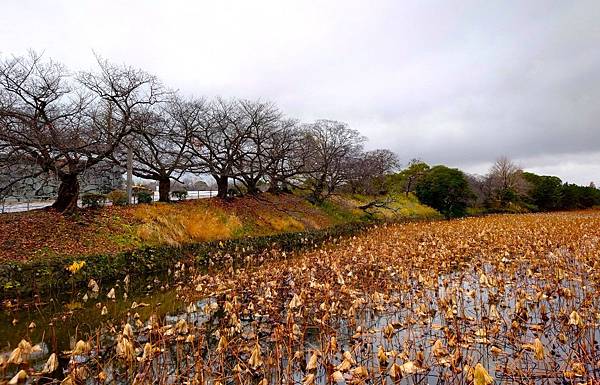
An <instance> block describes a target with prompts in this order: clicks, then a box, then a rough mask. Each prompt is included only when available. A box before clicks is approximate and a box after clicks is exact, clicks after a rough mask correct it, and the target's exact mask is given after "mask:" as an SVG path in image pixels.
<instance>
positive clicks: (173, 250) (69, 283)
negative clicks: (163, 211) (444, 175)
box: [0, 220, 382, 300]
mask: <svg viewBox="0 0 600 385" xmlns="http://www.w3.org/2000/svg"><path fill="white" fill-rule="evenodd" d="M378 223H382V222H381V221H378V220H369V221H360V222H355V223H347V224H342V225H337V226H333V227H330V228H326V229H321V230H310V231H303V232H295V233H283V234H277V235H271V236H262V237H245V238H238V239H230V240H224V241H212V242H204V243H196V244H188V245H183V246H180V247H174V246H163V247H145V248H141V249H137V250H133V251H126V252H120V253H116V254H97V255H90V256H84V257H52V258H45V259H38V260H33V261H27V262H4V263H2V264H0V298H2V299H5V300H6V299H16V298H19V299H24V300H27V299H34V298H36V297H47V296H56V295H58V294H60V293H68V292H70V291H75V290H77V289H80V288H82V287H85V286H86V285H87V284H88V282H89V281H90V279H94V280H96V281H97V282H98V283H99V284H101V285H102V284H108V283H111V282H115V281H118V280H121V279H123V278H124V277H125V276H127V275H129V276H130V279H132V280H134V281H135V280H142V279H144V278H145V277H147V276H150V275H154V274H160V273H162V272H166V271H167V270H168V269H169V268H172V267H173V266H174V265H175V264H176V263H177V262H180V263H187V264H193V265H195V266H198V267H202V266H207V265H208V264H216V263H221V262H223V261H224V260H227V261H229V260H238V259H241V258H244V257H246V256H248V255H254V256H256V255H260V254H261V253H266V252H268V251H269V250H271V249H278V250H281V251H294V250H300V249H303V248H307V247H314V246H316V245H317V244H319V243H321V242H323V241H326V240H329V239H332V238H335V237H339V236H347V235H352V234H355V233H357V232H359V231H361V230H363V229H365V228H367V227H371V226H374V225H376V224H378Z"/></svg>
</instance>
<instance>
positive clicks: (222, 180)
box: [213, 175, 229, 199]
mask: <svg viewBox="0 0 600 385" xmlns="http://www.w3.org/2000/svg"><path fill="white" fill-rule="evenodd" d="M213 178H215V180H216V181H217V198H222V199H224V198H227V192H228V190H229V178H227V176H223V175H213Z"/></svg>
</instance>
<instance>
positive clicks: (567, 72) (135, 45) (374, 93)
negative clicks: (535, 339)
mask: <svg viewBox="0 0 600 385" xmlns="http://www.w3.org/2000/svg"><path fill="white" fill-rule="evenodd" d="M599 20H600V1H598V0H590V1H577V0H560V1H532V0H528V1H523V0H519V1H507V0H498V1H489V0H488V1H424V0H415V1H400V0H390V1H376V0H370V1H367V0H365V1H351V0H339V1H325V0H315V1H308V0H302V1H285V0H272V1H258V0H252V1H249V0H241V1H226V0H213V1H198V0H197V1H173V0H169V1H166V0H165V1H149V0H144V1H132V0H127V1H117V0H114V1H109V0H102V1H83V0H73V1H43V0H39V1H26V0H3V1H2V4H1V5H0V54H2V55H13V54H16V55H22V54H24V53H26V51H27V50H28V49H35V50H37V51H43V52H45V55H46V56H47V57H51V58H53V59H55V60H58V61H62V62H63V63H65V64H66V65H67V66H68V67H70V68H71V69H73V70H82V69H91V68H92V66H93V63H94V55H93V52H96V53H98V54H100V55H101V56H103V57H105V58H107V59H109V60H111V61H113V62H117V63H127V64H131V65H134V66H137V67H140V68H143V69H145V70H147V71H148V72H151V73H153V74H155V75H157V76H159V77H160V78H161V79H162V80H163V81H164V82H165V83H166V84H167V85H169V86H171V87H173V88H176V89H179V90H181V91H182V92H184V93H186V94H195V95H197V96H209V97H210V96H216V95H219V96H223V97H246V98H261V99H264V100H269V101H273V102H276V103H277V104H278V105H279V106H280V107H281V108H282V110H283V111H284V112H285V113H286V114H288V115H290V116H293V117H297V118H300V119H302V120H304V121H311V120H314V119H321V118H327V119H335V120H341V121H345V122H347V123H348V124H350V126H351V127H353V128H356V129H358V130H360V131H361V132H362V133H363V134H364V135H366V136H367V137H368V138H369V142H368V145H367V147H368V148H378V147H384V148H389V149H391V150H393V151H395V152H397V153H398V155H399V156H400V158H401V160H402V161H403V162H404V163H406V162H407V161H408V160H409V159H411V158H421V159H423V160H425V161H427V162H428V163H431V164H438V163H444V164H448V165H451V166H455V167H460V168H462V169H464V170H466V171H468V172H478V173H485V172H486V170H487V168H488V167H489V166H490V164H491V162H493V160H494V159H496V158H497V157H499V156H501V155H507V156H509V157H511V158H512V159H514V160H516V161H518V163H520V164H521V165H522V166H523V167H524V168H525V169H527V170H531V171H534V172H539V173H544V174H551V175H557V176H559V177H561V178H562V179H563V180H566V181H570V182H576V183H580V184H588V183H589V182H590V181H592V180H594V181H596V184H598V183H599V182H600V22H599Z"/></svg>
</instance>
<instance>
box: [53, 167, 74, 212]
mask: <svg viewBox="0 0 600 385" xmlns="http://www.w3.org/2000/svg"><path fill="white" fill-rule="evenodd" d="M78 199H79V180H78V179H77V175H66V176H63V177H62V178H61V179H60V186H59V187H58V197H57V198H56V201H55V202H54V203H53V204H52V208H54V209H55V210H57V211H59V212H61V213H71V212H73V211H75V210H77V200H78Z"/></svg>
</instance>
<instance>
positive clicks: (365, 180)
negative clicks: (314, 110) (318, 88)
mask: <svg viewBox="0 0 600 385" xmlns="http://www.w3.org/2000/svg"><path fill="white" fill-rule="evenodd" d="M364 141H365V138H364V137H362V136H361V135H360V134H359V133H358V132H357V131H356V130H353V129H350V128H349V127H348V126H347V125H346V124H344V123H341V122H337V121H331V120H318V121H316V122H314V123H309V124H301V123H299V122H298V121H296V120H294V119H290V118H288V117H286V116H285V115H284V114H283V113H282V112H281V111H280V110H279V108H277V107H276V106H275V105H273V104H271V103H266V102H262V101H250V100H240V99H231V100H226V99H215V100H205V99H201V98H188V97H183V96H181V95H180V94H178V93H177V92H174V91H171V90H169V89H167V88H166V87H165V86H164V85H163V84H162V83H161V82H160V81H159V80H158V79H157V78H156V77H154V76H152V75H150V74H147V73H146V72H143V71H141V70H138V69H135V68H131V67H128V66H120V65H114V64H111V63H109V62H107V61H105V60H102V59H98V68H97V70H96V71H94V72H78V73H72V72H70V71H68V70H67V69H66V68H65V67H64V66H63V65H61V64H60V63H56V62H53V61H51V60H45V59H43V58H42V57H41V55H39V54H36V53H34V52H32V53H30V54H29V55H28V56H25V57H11V58H7V59H4V60H2V61H1V62H0V177H1V178H0V180H1V181H2V183H1V185H0V194H1V193H2V192H3V191H8V190H9V189H10V188H11V187H13V186H15V185H18V183H19V182H20V181H22V180H25V179H27V178H35V177H38V176H42V175H48V174H51V175H53V176H54V177H56V178H58V179H59V181H60V186H59V189H58V197H57V200H56V201H55V203H54V205H53V207H54V208H55V209H57V210H59V211H61V212H66V211H72V210H74V209H75V208H76V207H77V199H78V196H79V180H78V178H79V176H80V175H81V174H82V173H83V172H84V171H85V170H86V169H89V168H91V167H94V166H96V165H98V164H101V163H109V162H114V163H116V164H120V165H124V164H125V162H126V160H127V154H128V152H131V153H132V154H133V174H134V175H136V176H137V177H140V178H144V179H151V180H155V181H158V183H159V194H160V200H161V201H168V200H169V191H170V186H171V182H172V181H174V180H175V181H180V180H181V178H182V177H183V176H185V175H190V174H204V175H210V176H211V177H212V178H214V181H215V183H216V185H217V189H218V196H219V197H223V198H224V197H226V196H227V195H228V192H229V189H230V186H231V184H232V183H233V184H236V185H237V184H239V185H240V186H241V187H242V188H243V190H244V191H245V192H246V193H248V194H256V193H258V192H259V187H260V186H261V185H263V184H266V185H268V186H269V188H270V189H271V190H273V191H282V190H288V189H290V188H292V187H296V188H303V189H306V190H308V191H309V192H310V194H309V195H310V197H311V199H313V200H314V201H316V202H318V201H322V200H323V199H325V198H327V197H328V196H329V195H331V194H332V193H333V192H335V191H336V190H338V189H339V188H340V186H342V185H344V186H350V188H351V189H352V191H355V192H369V193H370V192H374V190H377V187H376V186H377V183H380V181H382V180H383V179H382V178H383V175H385V174H386V173H388V172H390V171H392V170H393V169H394V168H395V167H396V166H397V158H396V156H395V155H394V154H393V153H392V152H390V151H388V150H376V151H369V152H364V151H363V144H364ZM381 183H382V182H381Z"/></svg>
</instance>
